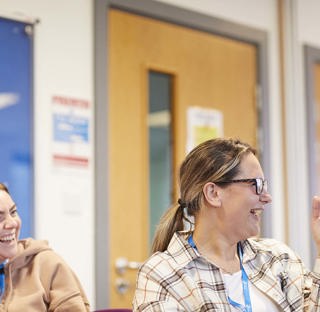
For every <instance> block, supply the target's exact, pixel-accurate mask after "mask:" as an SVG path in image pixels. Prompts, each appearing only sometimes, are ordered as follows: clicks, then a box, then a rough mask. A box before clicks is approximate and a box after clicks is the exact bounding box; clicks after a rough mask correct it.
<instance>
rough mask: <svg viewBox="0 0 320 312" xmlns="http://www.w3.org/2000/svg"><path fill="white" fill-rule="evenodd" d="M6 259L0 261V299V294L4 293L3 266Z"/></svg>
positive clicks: (0, 297) (0, 296)
mask: <svg viewBox="0 0 320 312" xmlns="http://www.w3.org/2000/svg"><path fill="white" fill-rule="evenodd" d="M6 262H7V261H5V262H2V263H1V264H0V299H2V296H3V294H4V290H5V274H4V266H5V264H6Z"/></svg>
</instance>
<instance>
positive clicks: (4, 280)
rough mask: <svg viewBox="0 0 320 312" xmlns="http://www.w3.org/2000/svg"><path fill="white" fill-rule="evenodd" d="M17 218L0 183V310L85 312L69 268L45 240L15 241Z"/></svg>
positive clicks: (85, 305)
mask: <svg viewBox="0 0 320 312" xmlns="http://www.w3.org/2000/svg"><path fill="white" fill-rule="evenodd" d="M20 228H21V220H20V217H19V215H18V210H17V207H16V204H15V202H14V201H13V199H12V197H11V196H10V194H9V191H8V188H7V187H6V186H5V185H4V184H2V183H0V311H3V312H4V311H6V312H7V311H10V312H41V311H42V312H46V311H50V312H67V311H70V312H71V311H72V312H89V303H88V300H87V298H86V295H85V293H84V291H83V289H82V286H81V285H80V282H79V280H78V278H77V277H76V275H75V274H74V273H73V271H72V270H71V269H70V267H69V266H68V265H67V264H66V263H65V262H64V260H63V259H62V258H61V257H60V256H58V255H57V254H56V253H55V252H54V251H53V250H52V249H51V248H50V247H49V246H48V244H47V243H46V242H45V241H40V240H33V239H31V238H28V239H22V240H19V233H20Z"/></svg>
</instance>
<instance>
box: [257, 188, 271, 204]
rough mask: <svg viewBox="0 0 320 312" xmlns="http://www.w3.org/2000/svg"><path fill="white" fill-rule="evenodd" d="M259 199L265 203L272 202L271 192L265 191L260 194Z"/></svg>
mask: <svg viewBox="0 0 320 312" xmlns="http://www.w3.org/2000/svg"><path fill="white" fill-rule="evenodd" d="M259 200H260V201H261V202H262V203H264V204H269V203H271V202H272V197H271V195H270V193H268V192H267V191H265V192H263V193H262V194H260V197H259Z"/></svg>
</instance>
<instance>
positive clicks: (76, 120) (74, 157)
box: [52, 95, 90, 167]
mask: <svg viewBox="0 0 320 312" xmlns="http://www.w3.org/2000/svg"><path fill="white" fill-rule="evenodd" d="M89 106H90V105H89V102H88V101H86V100H82V99H76V98H70V97H65V96H57V95H55V96H53V97H52V127H53V129H52V133H53V152H52V159H53V163H54V165H57V166H78V167H88V165H89V155H90V137H89V130H90V127H89V126H90V122H89V120H90V110H89Z"/></svg>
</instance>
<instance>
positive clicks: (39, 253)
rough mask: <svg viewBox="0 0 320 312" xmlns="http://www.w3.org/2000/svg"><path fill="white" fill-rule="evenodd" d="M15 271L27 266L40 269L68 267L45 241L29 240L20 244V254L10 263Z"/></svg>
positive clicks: (21, 241) (24, 240)
mask: <svg viewBox="0 0 320 312" xmlns="http://www.w3.org/2000/svg"><path fill="white" fill-rule="evenodd" d="M10 262H11V266H12V268H13V269H16V268H22V267H25V266H31V265H32V266H37V265H38V266H39V269H44V270H48V269H49V268H51V269H54V268H55V267H56V266H59V265H62V266H67V265H66V263H65V261H64V260H63V258H62V257H61V256H60V255H58V254H57V253H56V252H55V251H54V250H53V249H52V248H51V247H50V246H49V244H48V242H47V241H45V240H35V239H32V238H27V239H23V240H20V241H19V242H18V254H17V255H16V256H15V257H14V258H13V259H12V260H11V261H10Z"/></svg>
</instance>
